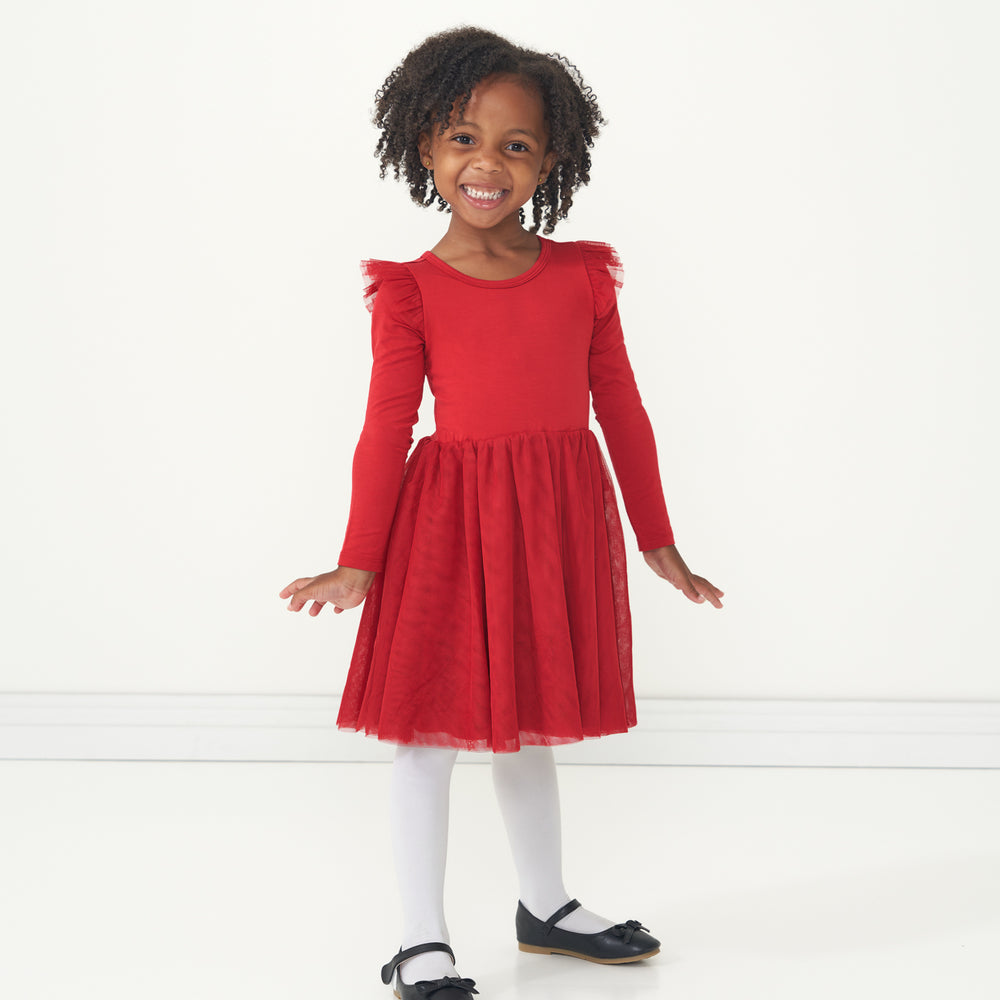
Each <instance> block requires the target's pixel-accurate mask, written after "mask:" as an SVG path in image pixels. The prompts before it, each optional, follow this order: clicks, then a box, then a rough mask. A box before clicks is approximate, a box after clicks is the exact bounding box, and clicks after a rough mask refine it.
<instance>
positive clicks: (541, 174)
mask: <svg viewBox="0 0 1000 1000" xmlns="http://www.w3.org/2000/svg"><path fill="white" fill-rule="evenodd" d="M558 162H559V157H558V155H557V154H556V153H554V152H553V151H552V150H551V149H550V150H549V151H548V152H547V153H546V154H545V157H544V159H543V160H542V165H541V167H540V168H539V170H538V183H539V184H544V183H545V182H546V181H547V180H548V179H549V174H550V173H552V168H553V167H554V166H555V165H556V163H558Z"/></svg>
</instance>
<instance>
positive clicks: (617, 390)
mask: <svg viewBox="0 0 1000 1000" xmlns="http://www.w3.org/2000/svg"><path fill="white" fill-rule="evenodd" d="M364 270H365V274H366V276H367V278H368V279H369V281H370V284H369V286H368V289H367V292H366V295H367V302H368V305H369V308H370V309H371V311H372V352H373V357H374V361H373V365H372V376H371V387H370V390H369V396H368V408H367V412H366V416H365V424H364V429H363V431H362V433H361V439H360V441H359V442H358V446H357V450H356V451H355V455H354V466H353V489H352V495H351V510H350V517H349V520H348V526H347V534H346V538H345V540H344V546H343V549H342V550H341V553H340V558H339V565H341V566H351V567H354V568H356V569H367V570H374V571H376V572H377V576H376V577H375V581H374V583H373V585H372V588H371V590H370V591H369V593H368V596H367V598H366V600H365V603H364V605H363V609H362V612H361V621H360V624H359V627H358V636H357V641H356V643H355V647H354V654H353V657H352V660H351V667H350V671H349V673H348V677H347V681H346V684H345V688H344V694H343V699H342V702H341V708H340V715H339V717H338V722H337V724H338V726H339V727H340V728H342V729H353V730H359V731H363V732H365V733H367V734H369V735H372V736H377V737H378V738H379V739H381V740H387V741H389V742H392V743H401V744H411V745H420V746H441V747H452V748H458V749H465V750H491V751H493V752H498V753H499V752H510V751H515V750H518V749H519V748H520V746H521V745H522V744H541V745H551V744H558V743H571V742H576V741H578V740H581V739H583V738H585V737H596V736H603V735H606V734H608V733H620V732H625V731H626V730H627V729H628V728H629V727H631V726H633V725H635V695H634V693H633V689H632V655H631V619H630V616H629V604H628V586H627V582H626V570H625V546H624V538H623V534H622V527H621V522H620V519H619V515H618V508H617V504H616V502H615V493H614V487H613V486H612V483H611V479H610V476H609V474H608V470H607V466H606V465H605V462H604V459H603V457H602V455H601V451H600V448H599V446H598V442H597V438H596V437H595V436H594V433H593V432H592V431H591V430H590V429H589V426H588V425H589V417H590V402H591V395H593V404H594V413H595V416H596V417H597V420H598V422H599V423H600V425H601V429H602V430H603V432H604V437H605V440H606V442H607V446H608V450H609V452H610V454H611V460H612V463H613V465H614V468H615V472H616V474H617V477H618V483H619V485H620V487H621V491H622V496H623V498H624V501H625V509H626V511H627V513H628V516H629V520H630V521H631V524H632V528H633V530H634V532H635V535H636V539H637V541H638V545H639V549H640V550H642V551H646V550H648V549H653V548H659V547H660V546H662V545H670V544H672V543H673V534H672V532H671V528H670V521H669V519H668V517H667V510H666V506H665V504H664V500H663V490H662V487H661V485H660V475H659V469H658V465H657V460H656V445H655V443H654V439H653V432H652V428H651V427H650V423H649V418H648V417H647V415H646V411H645V409H644V408H643V406H642V401H641V399H640V397H639V393H638V390H637V389H636V385H635V379H634V377H633V374H632V368H631V366H630V364H629V360H628V356H627V354H626V352H625V343H624V339H623V336H622V328H621V323H620V321H619V318H618V307H617V290H618V288H619V287H620V285H621V280H620V278H621V268H620V263H619V261H618V257H617V255H616V253H615V252H614V250H612V249H611V248H610V247H608V246H606V245H604V244H599V243H585V242H576V243H556V242H554V241H552V240H547V239H542V240H541V252H540V254H539V257H538V260H537V261H536V262H535V264H534V265H533V266H532V267H531V268H530V269H529V270H528V271H526V272H524V273H523V274H521V275H518V276H517V277H516V278H509V279H506V280H502V281H487V280H484V279H479V278H472V277H470V276H468V275H465V274H462V273H461V272H460V271H457V270H455V269H454V268H453V267H451V266H450V265H448V264H445V263H444V261H442V260H440V259H439V258H438V257H436V256H435V255H434V254H432V253H425V254H424V255H423V256H422V257H420V258H419V259H418V260H415V261H411V262H409V263H405V264H397V263H391V262H388V261H368V262H366V263H365V265H364ZM425 376H426V379H427V381H428V383H429V385H430V387H431V392H432V393H433V395H434V422H435V428H436V429H435V431H434V433H433V434H432V435H431V436H430V437H425V438H422V439H421V440H420V441H419V442H418V443H417V446H416V447H415V448H414V449H413V453H412V454H411V455H410V456H409V459H407V453H408V452H409V449H410V445H411V444H412V443H413V436H412V431H413V425H414V423H415V422H416V419H417V409H418V406H419V404H420V399H421V396H422V393H423V383H424V378H425Z"/></svg>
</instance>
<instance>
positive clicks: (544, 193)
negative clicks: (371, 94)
mask: <svg viewBox="0 0 1000 1000" xmlns="http://www.w3.org/2000/svg"><path fill="white" fill-rule="evenodd" d="M495 73H505V74H512V75H515V76H519V77H521V78H522V79H524V80H528V81H530V82H531V83H532V84H534V86H535V87H536V88H537V89H538V92H539V94H540V96H541V98H542V104H543V106H544V109H545V123H546V126H547V127H548V131H549V149H550V150H551V151H552V152H554V153H555V155H556V163H555V165H554V166H553V168H552V170H551V171H550V172H549V175H548V178H547V179H546V181H545V182H544V184H540V185H539V186H538V188H537V189H536V190H535V193H534V195H533V197H532V199H531V202H532V221H533V225H532V227H531V230H530V231H531V232H533V233H537V232H538V229H539V227H540V226H542V224H543V222H544V229H543V230H542V232H544V233H545V234H546V235H548V234H549V233H551V232H552V231H553V230H554V229H555V227H556V222H557V221H558V220H559V219H565V218H566V216H567V214H568V213H569V210H570V207H571V206H572V204H573V193H574V192H575V191H576V190H577V189H578V188H579V187H580V186H581V185H583V184H587V183H588V182H589V181H590V153H589V152H588V150H589V149H590V148H591V147H592V146H593V145H594V139H595V137H596V136H597V134H598V132H599V131H600V126H601V125H604V124H605V120H604V118H603V117H602V115H601V109H600V108H599V107H598V104H597V98H596V97H595V96H594V94H593V91H591V89H590V87H588V86H587V85H586V84H585V83H584V81H583V77H582V76H581V75H580V71H579V70H578V69H577V68H576V66H574V65H573V63H571V62H570V61H569V60H568V59H566V58H565V57H564V56H560V55H557V54H555V53H551V54H547V55H546V54H543V53H541V52H534V51H532V50H531V49H524V48H520V47H519V46H517V45H514V44H513V43H512V42H509V41H508V40H507V39H506V38H503V37H501V36H500V35H497V34H494V33H493V32H492V31H486V30H485V29H483V28H468V27H467V28H454V29H452V30H450V31H442V32H440V33H438V34H436V35H431V36H430V37H429V38H427V39H425V40H424V41H423V42H421V44H420V45H418V46H417V47H416V48H415V49H413V50H412V51H411V52H410V53H409V54H408V55H407V56H406V58H405V59H404V60H403V61H402V62H401V63H400V64H399V65H398V66H397V67H396V68H395V69H394V70H393V71H392V72H391V73H390V74H389V76H388V77H387V78H386V80H385V83H384V84H382V86H381V88H380V89H379V90H378V92H377V93H376V95H375V101H376V104H375V114H374V118H373V120H374V122H375V124H376V126H378V128H379V129H380V130H381V133H382V134H381V137H380V138H379V141H378V145H377V146H376V147H375V156H376V157H377V158H378V160H379V163H380V165H381V168H380V171H379V175H380V176H381V177H383V178H384V177H385V176H386V174H387V173H388V171H389V169H390V167H391V168H392V169H393V171H394V173H393V176H394V177H395V178H396V179H397V180H398V179H399V177H400V175H402V176H403V177H405V179H406V182H407V183H408V184H409V188H410V196H411V197H412V198H413V200H414V201H415V202H417V204H418V205H432V204H434V203H435V202H437V203H438V210H439V211H444V210H446V209H447V208H448V203H447V202H446V201H445V200H444V199H443V198H442V197H441V195H440V194H439V193H438V191H437V189H436V188H435V186H434V177H433V175H432V173H431V171H430V170H428V169H427V168H426V167H425V166H424V165H423V163H422V161H421V158H420V153H419V150H418V148H417V143H418V139H419V137H420V134H421V133H428V134H429V133H430V132H431V130H432V129H433V128H434V127H435V126H438V131H439V133H441V134H443V133H444V131H445V130H446V129H447V127H448V122H449V120H450V118H451V114H452V109H453V108H454V107H455V104H456V102H457V103H458V107H457V111H458V112H459V113H461V112H462V111H463V110H464V109H465V106H466V105H467V104H468V102H469V99H470V98H471V96H472V90H473V88H474V87H475V86H476V84H477V83H479V82H480V81H481V80H483V79H485V78H486V77H488V76H492V75H493V74H495ZM524 221H525V216H524V210H523V209H522V210H521V222H522V223H524Z"/></svg>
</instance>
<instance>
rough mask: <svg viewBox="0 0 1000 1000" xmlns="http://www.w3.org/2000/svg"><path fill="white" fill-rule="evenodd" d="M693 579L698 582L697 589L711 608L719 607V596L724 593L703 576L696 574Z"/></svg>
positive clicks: (720, 604)
mask: <svg viewBox="0 0 1000 1000" xmlns="http://www.w3.org/2000/svg"><path fill="white" fill-rule="evenodd" d="M695 580H696V581H697V584H698V590H699V592H700V593H702V594H703V595H704V596H705V598H706V599H707V600H708V602H709V603H710V604H711V605H712V607H713V608H721V607H722V601H720V600H719V598H720V597H724V596H725V594H723V592H722V591H721V590H719V588H718V587H716V586H715V585H714V584H711V583H709V582H708V580H706V579H705V578H704V577H700V576H697V577H695Z"/></svg>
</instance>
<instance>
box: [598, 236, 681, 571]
mask: <svg viewBox="0 0 1000 1000" xmlns="http://www.w3.org/2000/svg"><path fill="white" fill-rule="evenodd" d="M580 249H581V251H582V253H583V256H584V261H585V263H586V266H587V272H588V274H589V276H590V284H591V287H592V288H593V292H594V333H593V337H592V339H591V344H590V392H591V396H592V398H593V402H594V416H595V417H597V422H598V423H599V424H600V425H601V430H602V431H603V432H604V440H605V441H606V442H607V446H608V451H609V453H610V455H611V464H612V465H613V466H614V470H615V476H616V477H617V479H618V486H619V488H620V489H621V492H622V500H623V501H624V503H625V511H626V513H627V514H628V519H629V522H630V523H631V525H632V530H633V531H634V532H635V536H636V541H637V542H638V544H639V550H640V551H641V552H648V551H649V550H650V549H657V548H660V547H661V546H663V545H673V543H674V534H673V530H672V529H671V526H670V518H669V517H668V515H667V506H666V503H665V502H664V499H663V486H662V485H661V482H660V469H659V463H658V461H657V456H656V441H655V439H654V437H653V428H652V426H651V425H650V422H649V416H648V415H647V413H646V409H645V407H644V406H643V405H642V399H641V397H640V396H639V390H638V388H637V387H636V384H635V376H634V374H633V372H632V366H631V364H630V363H629V359H628V354H627V353H626V351H625V337H624V334H623V332H622V325H621V320H620V318H619V316H618V290H619V289H620V288H621V287H622V266H621V260H620V259H619V257H618V254H617V252H616V251H615V250H614V248H613V247H610V246H608V245H607V244H605V243H580Z"/></svg>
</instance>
